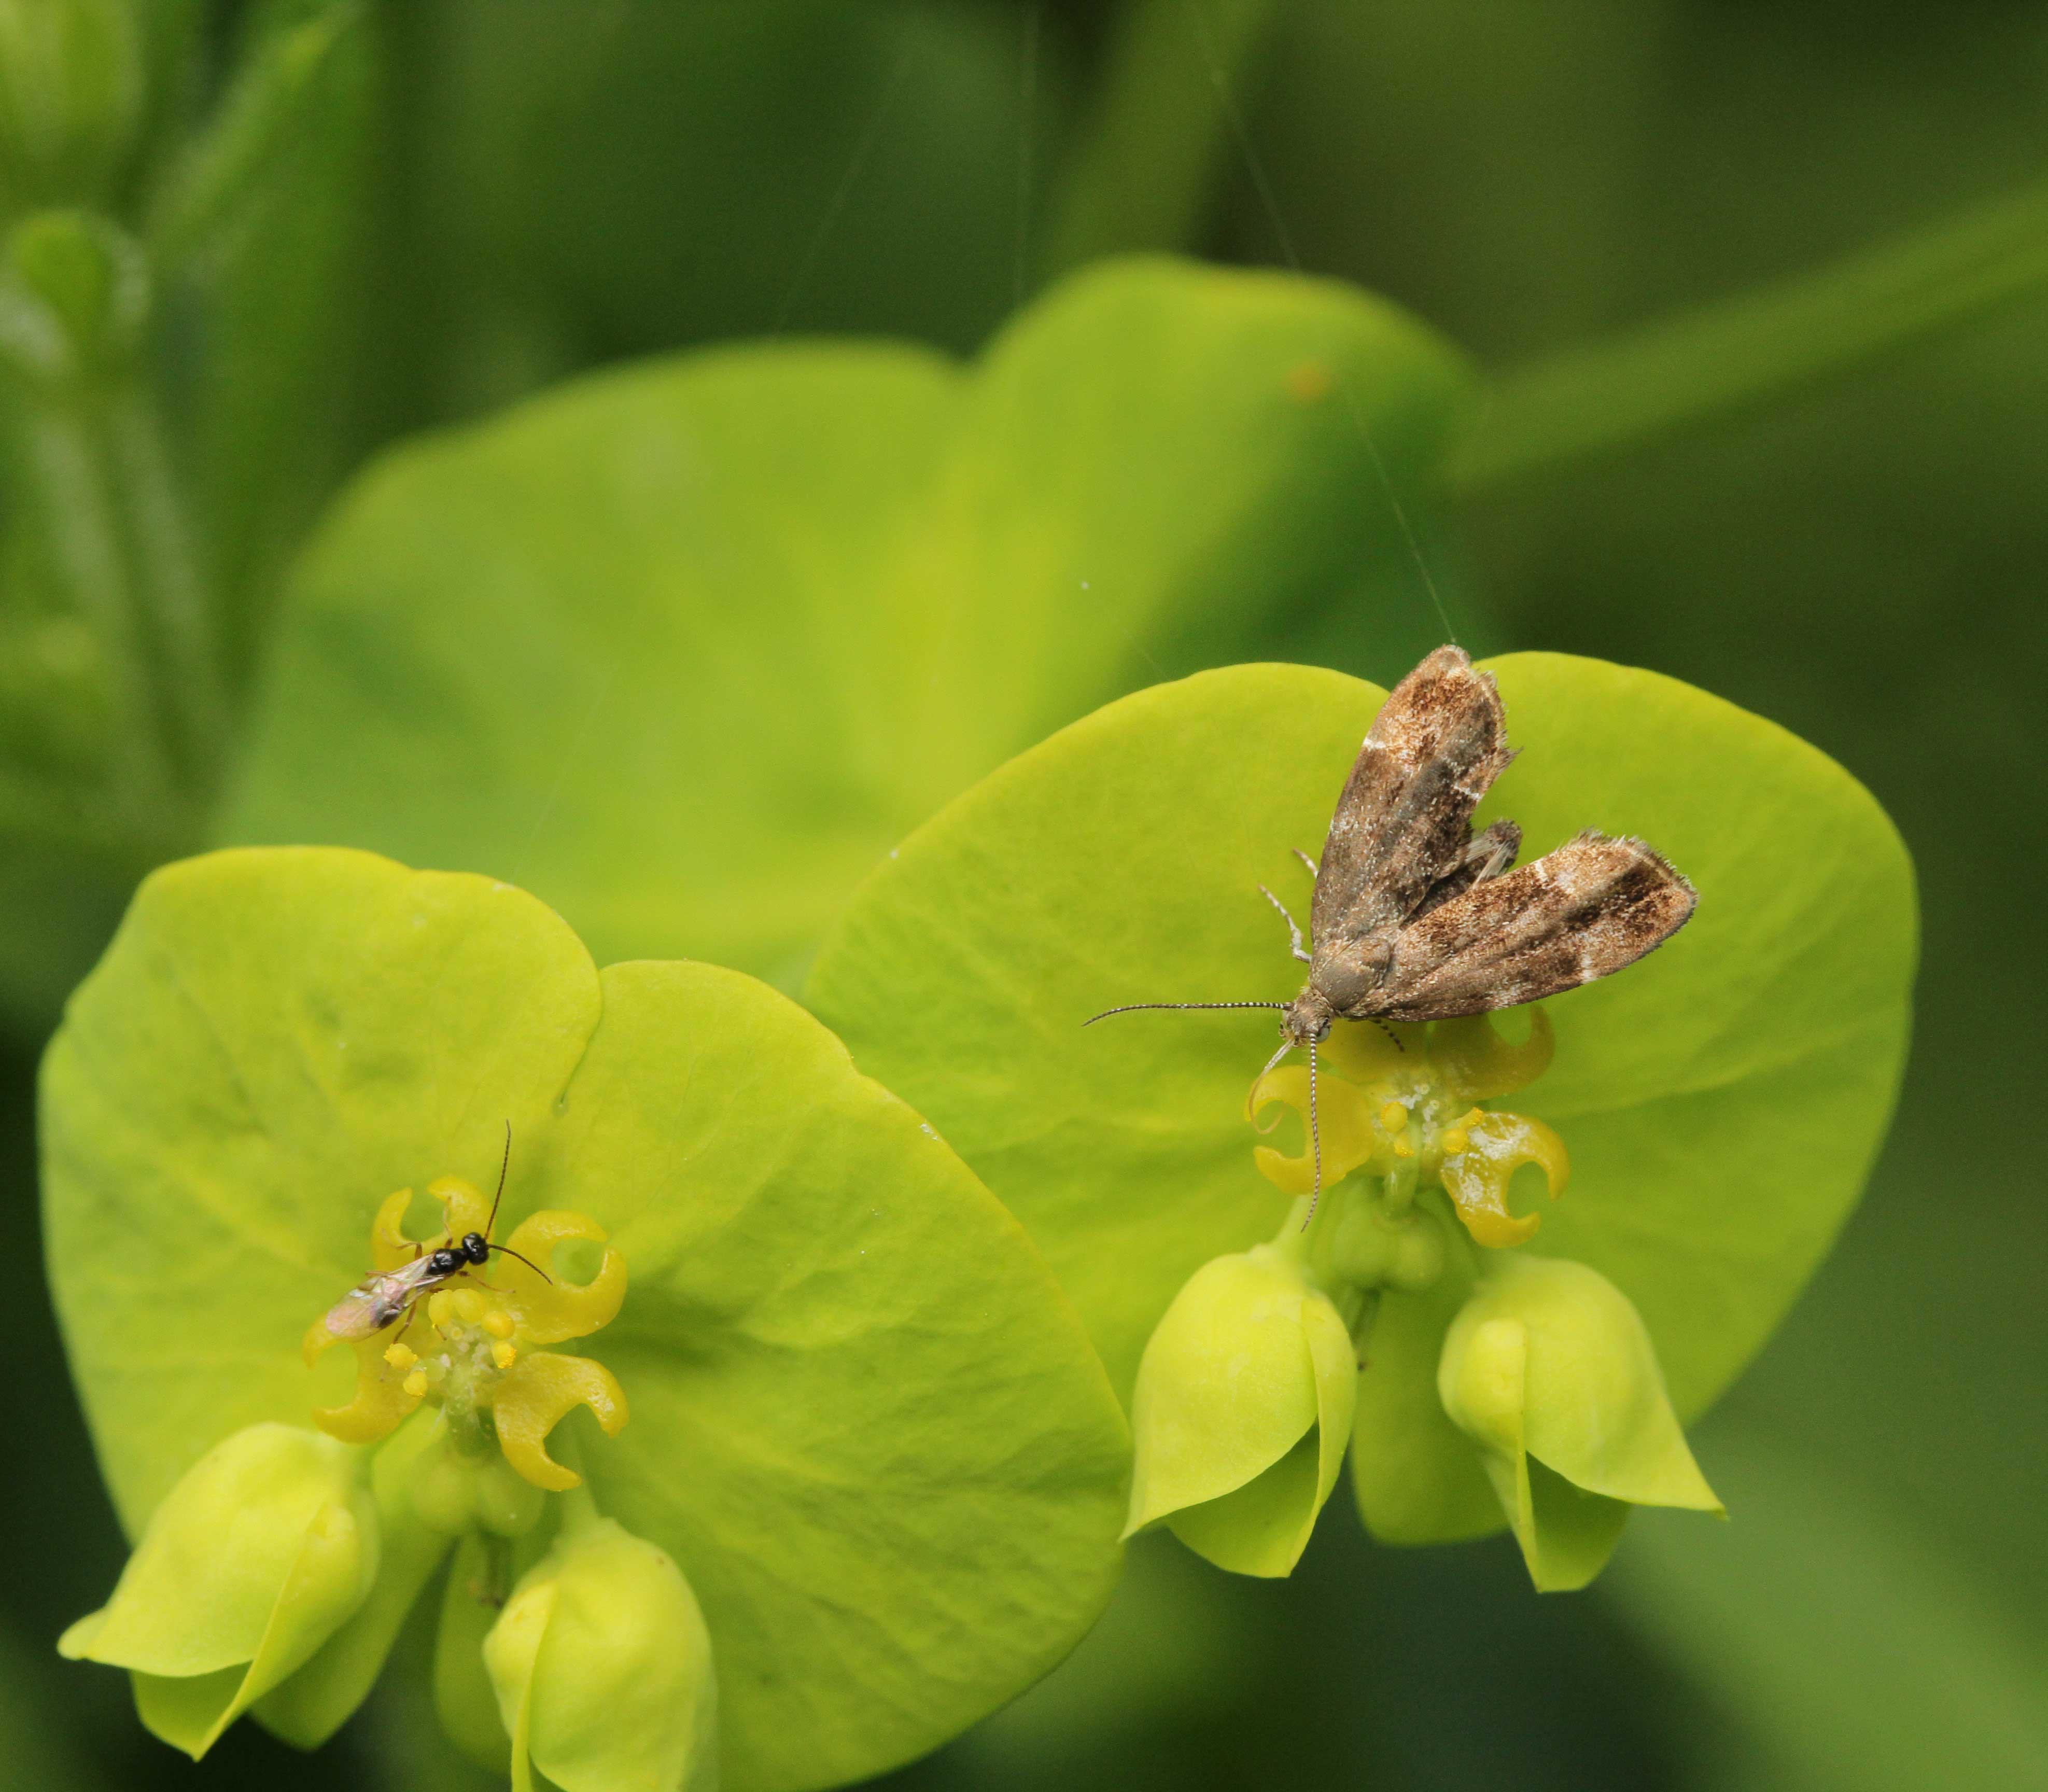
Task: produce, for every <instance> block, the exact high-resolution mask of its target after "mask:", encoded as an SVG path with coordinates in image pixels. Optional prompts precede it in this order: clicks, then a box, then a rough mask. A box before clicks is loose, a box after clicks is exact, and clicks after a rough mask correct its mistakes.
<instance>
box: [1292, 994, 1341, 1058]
mask: <svg viewBox="0 0 2048 1792" xmlns="http://www.w3.org/2000/svg"><path fill="white" fill-rule="evenodd" d="M1335 1018H1336V1010H1335V1009H1334V1008H1332V1007H1331V1006H1330V1004H1329V1003H1328V1001H1327V1000H1326V999H1325V997H1324V995H1323V993H1322V991H1321V990H1320V989H1318V988H1317V987H1316V986H1315V984H1313V983H1310V984H1309V987H1307V988H1306V989H1305V990H1303V991H1301V994H1300V995H1297V996H1296V997H1295V998H1294V1000H1293V1001H1292V1002H1290V1003H1288V1004H1287V1006H1286V1007H1285V1008H1283V1009H1282V1010H1280V1037H1281V1038H1282V1039H1284V1040H1286V1041H1287V1043H1288V1045H1290V1046H1294V1045H1321V1044H1322V1042H1323V1041H1325V1039H1327V1038H1329V1036H1330V1022H1332V1020H1334V1019H1335Z"/></svg>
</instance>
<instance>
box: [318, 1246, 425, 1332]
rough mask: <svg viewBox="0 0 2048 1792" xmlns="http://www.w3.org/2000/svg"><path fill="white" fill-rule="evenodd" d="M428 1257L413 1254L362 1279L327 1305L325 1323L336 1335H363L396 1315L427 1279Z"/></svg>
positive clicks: (378, 1327)
mask: <svg viewBox="0 0 2048 1792" xmlns="http://www.w3.org/2000/svg"><path fill="white" fill-rule="evenodd" d="M432 1262H433V1259H432V1258H431V1257H419V1258H416V1259H414V1260H413V1262H411V1263H407V1264H405V1266H403V1267H401V1268H399V1269H395V1270H381V1271H379V1272H378V1274H374V1275H368V1276H365V1277H364V1278H363V1280H362V1281H360V1282H358V1283H356V1285H355V1286H354V1287H353V1288H351V1289H350V1290H349V1291H348V1292H347V1294H344V1295H343V1296H342V1297H341V1298H340V1299H339V1300H338V1301H336V1302H335V1304H334V1305H332V1306H331V1307H330V1308H328V1314H327V1319H326V1321H325V1324H326V1325H327V1328H328V1331H329V1332H332V1334H333V1335H334V1336H336V1337H337V1338H367V1337H368V1336H370V1334H371V1333H372V1332H381V1331H382V1330H383V1329H384V1328H385V1327H386V1325H390V1323H391V1322H392V1321H393V1320H394V1319H396V1318H397V1317H398V1316H399V1315H400V1314H401V1313H403V1312H404V1311H405V1309H406V1308H407V1307H408V1306H409V1305H411V1304H412V1302H413V1300H414V1299H415V1298H416V1297H417V1296H418V1294H420V1293H421V1290H424V1289H425V1287H426V1286H427V1285H428V1284H429V1283H430V1282H436V1281H441V1280H444V1279H445V1278H443V1277H438V1276H436V1275H435V1274H434V1273H433V1270H432Z"/></svg>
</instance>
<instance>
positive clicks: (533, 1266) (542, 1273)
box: [486, 1244, 555, 1288]
mask: <svg viewBox="0 0 2048 1792" xmlns="http://www.w3.org/2000/svg"><path fill="white" fill-rule="evenodd" d="M486 1248H487V1249H489V1250H492V1251H503V1252H504V1253H505V1255H506V1256H508V1257H519V1253H518V1251H514V1249H513V1248H512V1247H511V1246H510V1245H509V1244H493V1245H490V1246H487V1247H486ZM519 1261H520V1262H521V1263H524V1264H525V1265H526V1267H527V1268H528V1269H529V1270H532V1271H533V1274H536V1275H537V1276H538V1277H539V1278H541V1280H542V1281H543V1282H545V1283H547V1285H548V1286H549V1287H550V1288H552V1287H553V1286H554V1285H555V1278H553V1276H551V1275H550V1274H548V1272H547V1271H546V1270H544V1269H542V1268H541V1266H540V1265H539V1264H538V1263H535V1262H534V1261H533V1259H532V1258H530V1257H519Z"/></svg>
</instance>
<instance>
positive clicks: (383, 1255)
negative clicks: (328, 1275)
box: [370, 1189, 420, 1274]
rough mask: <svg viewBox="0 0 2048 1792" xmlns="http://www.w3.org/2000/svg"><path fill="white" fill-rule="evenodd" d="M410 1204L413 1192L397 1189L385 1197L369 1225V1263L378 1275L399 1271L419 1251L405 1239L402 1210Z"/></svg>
mask: <svg viewBox="0 0 2048 1792" xmlns="http://www.w3.org/2000/svg"><path fill="white" fill-rule="evenodd" d="M412 1204H413V1191H412V1190H411V1189H400V1190H399V1191H398V1193H396V1194H395V1195H388V1196H386V1197H385V1200H384V1204H383V1205H382V1207H380V1208H378V1210H377V1217H376V1218H375V1219H374V1220H371V1221H370V1263H371V1264H372V1265H373V1266H374V1267H375V1268H376V1270H378V1274H390V1272H391V1271H392V1270H395V1269H400V1268H402V1267H403V1266H405V1264H407V1263H410V1262H412V1260H413V1259H414V1258H415V1257H417V1256H418V1255H419V1254H420V1247H419V1246H418V1245H417V1244H415V1243H413V1240H412V1239H409V1238H408V1237H406V1236H405V1209H406V1208H409V1207H410V1206H411V1205H412Z"/></svg>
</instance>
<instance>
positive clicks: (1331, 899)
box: [1309, 647, 1514, 952]
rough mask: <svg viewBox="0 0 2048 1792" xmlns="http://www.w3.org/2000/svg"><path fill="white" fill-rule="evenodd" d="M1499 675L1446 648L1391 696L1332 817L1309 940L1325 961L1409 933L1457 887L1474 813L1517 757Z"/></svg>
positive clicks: (1413, 673) (1459, 651) (1320, 871)
mask: <svg viewBox="0 0 2048 1792" xmlns="http://www.w3.org/2000/svg"><path fill="white" fill-rule="evenodd" d="M1506 735H1507V717H1506V715H1505V713H1504V712H1503V709H1502V708H1501V702H1500V693H1499V692H1498V691H1497V690H1495V688H1494V682H1493V675H1492V674H1491V673H1486V672H1479V671H1476V670H1474V669H1473V667H1472V661H1471V660H1470V658H1469V657H1467V655H1466V654H1465V653H1464V650H1463V649H1461V648H1457V647H1439V648H1438V649H1437V650H1436V652H1434V653H1433V654H1431V655H1430V656H1429V657H1428V658H1427V659H1425V661H1422V664H1421V665H1418V666H1417V667H1416V668H1415V669H1414V671H1413V672H1411V673H1409V674H1408V676H1407V677H1406V678H1404V679H1402V681H1401V682H1400V683H1399V684H1398V685H1395V686H1394V689H1393V690H1392V692H1390V693H1389V695H1388V696H1387V701H1386V703H1385V704H1383V706H1382V707H1381V708H1380V712H1379V715H1378V716H1375V717H1374V718H1373V723H1372V728H1371V731H1370V732H1369V733H1368V734H1367V735H1366V737H1365V744H1364V746H1363V747H1361V748H1360V751H1359V755H1358V760H1357V762H1356V764H1355V765H1353V766H1352V769H1351V776H1350V778H1348V779H1347V780H1346V781H1345V783H1344V794H1343V795H1342V796H1340V797H1339V798H1338V799H1337V806H1336V813H1334V814H1332V816H1331V817H1330V832H1329V837H1328V840H1326V841H1325V843H1324V846H1323V855H1322V859H1321V863H1320V868H1319V869H1318V870H1317V874H1316V894H1315V902H1314V906H1313V908H1312V909H1311V910H1310V911H1309V935H1310V939H1311V943H1312V944H1313V948H1314V949H1315V950H1316V951H1317V952H1324V951H1326V950H1329V949H1332V948H1338V947H1341V946H1343V945H1345V944H1349V943H1351V942H1353V941H1358V940H1360V939H1363V938H1364V937H1366V936H1367V934H1370V933H1377V932H1378V931H1379V930H1380V929H1383V928H1387V927H1393V926H1398V925H1399V924H1400V923H1401V922H1402V921H1406V919H1407V918H1408V917H1410V915H1412V914H1414V913H1415V911H1416V910H1418V908H1419V907H1421V906H1422V904H1423V902H1424V901H1425V899H1426V898H1428V897H1429V893H1430V891H1431V890H1432V889H1433V887H1434V886H1437V885H1438V884H1440V883H1441V882H1443V880H1444V879H1446V878H1451V877H1454V876H1455V875H1457V873H1458V871H1459V869H1460V867H1461V866H1463V865H1464V863H1465V859H1466V853H1467V851H1468V848H1470V846H1471V844H1472V810H1473V809H1475V808H1476V807H1477V806H1478V803H1479V800H1480V797H1484V795H1485V794H1486V793H1487V789H1488V786H1489V785H1491V783H1492V782H1493V781H1494V780H1495V778H1498V777H1499V775H1500V774H1501V773H1502V772H1503V770H1506V769H1507V762H1508V761H1509V760H1510V759H1511V758H1514V754H1511V752H1509V751H1508V750H1507V743H1506Z"/></svg>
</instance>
